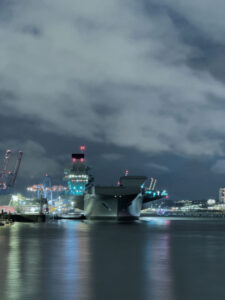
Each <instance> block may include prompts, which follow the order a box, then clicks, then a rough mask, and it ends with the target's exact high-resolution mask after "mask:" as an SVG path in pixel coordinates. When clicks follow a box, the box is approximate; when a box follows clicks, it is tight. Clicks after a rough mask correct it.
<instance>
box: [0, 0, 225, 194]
mask: <svg viewBox="0 0 225 300" xmlns="http://www.w3.org/2000/svg"><path fill="white" fill-rule="evenodd" d="M224 11H225V2H224V1H222V0H214V1H212V0H188V1H187V0H179V1H178V0H149V1H148V0H138V1H137V0H124V1H119V0H113V1H110V0H109V1H106V0H86V1H78V0H63V1H62V0H39V1H37V0H19V1H18V0H8V1H7V0H0V105H1V106H0V132H1V138H0V159H1V160H2V158H3V156H4V152H5V150H6V149H7V148H10V149H12V150H13V151H14V153H16V151H18V150H20V149H21V150H23V152H24V157H23V161H22V165H21V169H20V172H19V176H18V180H17V182H16V187H17V189H18V190H21V191H23V190H25V186H26V185H30V184H34V183H38V182H41V180H42V177H43V175H44V174H45V173H46V172H47V173H48V174H49V175H51V176H52V180H53V184H61V183H62V177H63V169H64V168H65V167H68V166H69V165H70V161H71V153H72V152H77V151H78V150H79V146H80V145H82V144H84V145H86V147H87V161H88V164H90V166H91V167H92V173H93V174H94V176H95V180H96V183H98V184H116V182H117V180H118V178H119V176H120V175H123V174H124V171H125V170H126V169H128V170H129V171H130V175H136V174H138V175H147V176H149V177H151V176H153V177H156V178H157V179H158V182H159V183H158V187H159V188H160V187H162V188H166V189H167V190H168V192H169V194H170V197H171V198H172V199H203V198H217V197H218V188H219V187H220V186H225V143H224V141H225V79H224V78H225V18H224Z"/></svg>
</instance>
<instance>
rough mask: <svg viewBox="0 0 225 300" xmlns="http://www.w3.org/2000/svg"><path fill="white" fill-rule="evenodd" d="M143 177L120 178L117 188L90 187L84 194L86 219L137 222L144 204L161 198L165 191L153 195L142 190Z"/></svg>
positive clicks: (151, 192)
mask: <svg viewBox="0 0 225 300" xmlns="http://www.w3.org/2000/svg"><path fill="white" fill-rule="evenodd" d="M146 181H147V177H145V176H122V177H120V181H119V182H120V185H119V186H94V185H93V186H92V187H90V188H89V189H88V190H86V191H85V194H84V214H85V216H86V218H87V219H117V220H137V219H138V218H139V217H140V213H141V209H142V208H143V205H144V203H147V202H150V201H154V200H157V199H160V198H163V197H165V196H166V195H167V193H166V192H165V191H161V192H160V191H158V193H155V192H153V191H150V190H148V189H146V188H144V184H145V182H146Z"/></svg>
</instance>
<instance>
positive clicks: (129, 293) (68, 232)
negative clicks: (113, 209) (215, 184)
mask: <svg viewBox="0 0 225 300" xmlns="http://www.w3.org/2000/svg"><path fill="white" fill-rule="evenodd" d="M8 299H12V300H20V299H21V300H22V299H25V300H26V299H29V300H36V299H37V300H45V299H65V300H70V299H76V300H80V299H96V300H111V299H113V300H114V299H115V300H120V299H121V300H126V299H127V300H133V299H135V300H137V299H141V300H144V299H153V300H160V299H163V300H164V299H166V300H171V299H177V300H182V299H187V300H193V299H198V300H201V299H204V300H206V299H216V300H217V299H223V300H224V299H225V220H224V221H223V220H196V219H194V220H191V219H190V220H182V219H181V220H170V219H162V218H161V219H160V218H149V219H144V220H142V221H138V222H136V223H133V224H121V223H114V222H87V221H83V222H81V221H58V222H50V223H43V224H25V223H17V224H14V225H12V226H7V227H6V226H5V227H2V228H0V300H8Z"/></svg>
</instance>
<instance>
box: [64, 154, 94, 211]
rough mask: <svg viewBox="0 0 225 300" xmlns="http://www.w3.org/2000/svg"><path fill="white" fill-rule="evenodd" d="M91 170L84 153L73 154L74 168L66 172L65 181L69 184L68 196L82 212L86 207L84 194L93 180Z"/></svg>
mask: <svg viewBox="0 0 225 300" xmlns="http://www.w3.org/2000/svg"><path fill="white" fill-rule="evenodd" d="M89 170H90V168H89V167H88V166H87V165H86V164H85V155H84V153H73V154H72V167H71V169H65V170H64V177H63V180H64V181H66V182H67V186H68V189H67V192H66V194H67V195H68V196H69V199H70V201H72V202H73V206H74V208H79V209H81V210H82V209H83V207H84V192H85V189H86V188H87V186H88V185H89V184H90V182H91V181H92V180H93V178H92V176H91V175H90V174H89Z"/></svg>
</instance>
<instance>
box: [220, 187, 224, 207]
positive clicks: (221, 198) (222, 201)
mask: <svg viewBox="0 0 225 300" xmlns="http://www.w3.org/2000/svg"><path fill="white" fill-rule="evenodd" d="M219 203H225V188H224V187H221V188H220V189H219Z"/></svg>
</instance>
